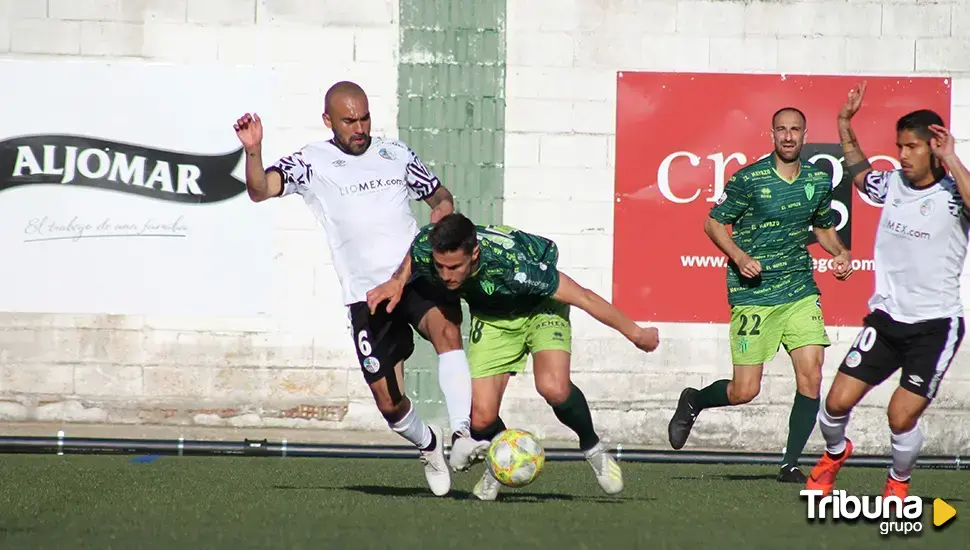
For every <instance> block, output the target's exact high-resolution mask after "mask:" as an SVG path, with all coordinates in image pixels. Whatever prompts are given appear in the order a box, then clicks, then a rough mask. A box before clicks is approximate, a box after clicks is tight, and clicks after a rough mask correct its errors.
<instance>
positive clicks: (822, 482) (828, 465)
mask: <svg viewBox="0 0 970 550" xmlns="http://www.w3.org/2000/svg"><path fill="white" fill-rule="evenodd" d="M851 454H852V442H851V441H849V440H848V439H846V440H845V451H843V452H842V456H841V457H840V458H837V459H836V458H832V455H830V454H829V453H828V451H825V452H824V453H822V458H820V459H819V460H818V463H817V464H816V465H815V467H814V468H812V473H811V474H809V476H808V482H806V483H805V488H806V489H808V490H809V491H812V490H821V491H822V494H823V495H828V494H829V493H831V492H832V487H835V477H836V476H837V475H839V470H841V469H842V465H843V464H845V461H846V459H848V458H849V455H851Z"/></svg>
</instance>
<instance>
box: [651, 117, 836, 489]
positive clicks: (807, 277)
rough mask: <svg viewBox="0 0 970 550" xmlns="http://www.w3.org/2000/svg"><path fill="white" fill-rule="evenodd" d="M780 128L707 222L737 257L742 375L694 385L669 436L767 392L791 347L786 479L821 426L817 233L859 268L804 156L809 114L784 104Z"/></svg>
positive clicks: (735, 345)
mask: <svg viewBox="0 0 970 550" xmlns="http://www.w3.org/2000/svg"><path fill="white" fill-rule="evenodd" d="M771 133H772V137H773V141H774V153H773V154H771V155H768V156H767V157H765V158H763V159H761V160H759V161H756V162H754V163H752V164H750V165H748V166H745V167H744V168H741V169H740V170H738V171H737V172H736V173H735V174H734V175H733V176H732V177H731V179H730V180H729V181H728V183H727V186H726V187H725V190H724V194H722V195H721V197H719V198H718V200H717V202H716V204H715V206H714V207H713V208H712V210H711V213H710V216H709V217H708V219H707V220H706V222H705V225H704V231H705V232H706V233H707V235H708V236H709V237H710V239H711V240H712V241H713V242H714V244H715V245H717V247H718V248H719V249H721V251H722V252H724V253H725V254H726V255H727V256H728V258H729V259H730V262H729V264H728V272H727V289H728V303H729V305H730V306H731V323H730V334H731V336H730V340H731V357H732V362H733V364H734V376H733V379H732V380H717V381H715V382H713V383H712V384H711V385H709V386H707V387H705V388H703V389H701V390H696V389H694V388H685V389H684V391H683V392H682V393H681V394H680V400H679V402H678V404H677V410H676V412H675V413H674V415H673V418H671V420H670V424H669V426H668V436H669V438H670V445H671V446H672V447H673V448H674V449H680V448H681V447H683V446H684V443H686V442H687V437H688V436H689V435H690V431H691V428H692V427H693V425H694V422H695V420H696V419H697V415H698V414H700V412H701V411H702V410H704V409H710V408H714V407H725V406H733V405H741V404H743V403H748V402H750V401H751V400H752V399H754V398H755V397H756V396H757V395H758V393H759V392H760V391H761V376H762V372H763V369H764V363H765V362H766V361H769V360H771V359H772V358H773V357H774V356H775V353H776V352H777V351H778V349H779V346H784V347H785V350H786V351H787V352H788V355H789V356H790V358H791V361H792V365H793V367H794V369H795V381H796V387H797V391H796V394H795V400H794V404H793V406H792V410H791V414H790V417H789V421H788V442H787V445H786V447H785V453H784V457H783V458H782V467H781V471H780V472H779V474H778V481H781V482H788V483H805V480H806V477H805V474H803V473H802V472H801V470H799V469H798V466H797V464H798V459H799V457H800V456H801V454H802V451H803V450H804V448H805V444H806V443H807V442H808V438H809V436H810V435H811V433H812V430H813V429H814V428H815V420H816V416H817V414H818V406H819V392H820V391H821V383H822V362H823V360H824V353H825V352H824V350H825V348H826V347H828V346H829V345H830V341H829V338H828V335H827V334H826V332H825V322H824V319H823V317H822V305H821V299H820V294H821V293H820V292H819V289H818V286H817V285H816V284H815V278H814V266H813V260H812V257H811V255H810V253H809V252H808V248H807V246H808V237H809V232H810V231H814V233H815V236H816V238H817V239H818V242H819V244H820V245H821V246H822V248H823V249H825V251H826V252H828V253H829V254H831V255H832V256H833V257H834V261H833V263H834V268H833V270H832V271H833V273H834V275H835V276H836V277H837V278H838V279H840V280H844V279H846V278H847V277H848V276H849V275H850V274H851V273H852V267H851V266H852V261H851V260H852V259H851V257H850V254H849V250H848V249H847V248H846V247H845V246H844V245H843V244H842V241H841V239H839V236H838V233H836V230H835V227H834V221H833V215H832V205H831V203H832V182H831V179H830V178H829V175H828V174H826V173H825V172H823V171H821V170H819V169H818V168H815V167H814V166H813V165H812V164H811V163H809V162H806V161H803V160H801V158H800V154H801V150H802V145H803V144H804V138H805V115H804V114H803V113H802V112H801V111H800V110H798V109H796V108H793V107H786V108H783V109H780V110H779V111H777V112H776V113H775V114H774V116H772V119H771ZM728 225H730V226H732V230H733V231H732V232H733V235H732V234H730V233H728V230H727V227H726V226H728Z"/></svg>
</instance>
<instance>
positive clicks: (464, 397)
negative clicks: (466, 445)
mask: <svg viewBox="0 0 970 550" xmlns="http://www.w3.org/2000/svg"><path fill="white" fill-rule="evenodd" d="M438 386H439V387H440V388H441V393H443V394H444V395H445V407H446V408H447V409H448V419H449V421H450V422H451V431H452V433H454V432H457V431H461V430H468V429H469V427H470V426H471V410H472V375H471V372H470V369H469V367H468V358H467V357H466V356H465V350H460V349H457V350H454V351H447V352H445V353H442V354H441V355H439V356H438Z"/></svg>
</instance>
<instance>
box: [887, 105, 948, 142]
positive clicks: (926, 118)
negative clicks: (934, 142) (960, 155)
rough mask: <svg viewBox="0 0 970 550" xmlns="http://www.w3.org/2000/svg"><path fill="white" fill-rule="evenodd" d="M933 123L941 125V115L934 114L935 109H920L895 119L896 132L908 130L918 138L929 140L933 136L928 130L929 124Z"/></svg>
mask: <svg viewBox="0 0 970 550" xmlns="http://www.w3.org/2000/svg"><path fill="white" fill-rule="evenodd" d="M933 124H938V125H940V126H943V125H944V124H943V117H941V116H940V115H938V114H936V112H935V111H931V110H929V109H920V110H918V111H913V112H912V113H908V114H905V115H903V116H902V117H900V119H899V120H897V121H896V133H899V132H902V131H903V130H909V131H911V132H913V133H914V134H916V136H917V137H918V138H920V139H922V140H926V141H929V140H930V138H932V137H933V132H932V131H930V126H932V125H933Z"/></svg>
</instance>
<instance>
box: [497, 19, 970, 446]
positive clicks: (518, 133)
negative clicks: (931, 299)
mask: <svg viewBox="0 0 970 550" xmlns="http://www.w3.org/2000/svg"><path fill="white" fill-rule="evenodd" d="M968 28H970V4H967V3H965V2H960V1H959V0H951V1H947V0H940V1H936V2H932V3H924V2H917V1H916V0H912V1H908V2H907V1H906V0H883V1H879V0H850V1H844V0H837V1H836V0H833V1H826V0H811V1H808V0H804V1H798V0H792V1H786V2H768V1H763V2H762V1H745V2H742V1H723V0H722V1H716V0H709V1H688V0H680V1H677V0H666V1H647V0H622V1H610V2H606V1H603V0H562V1H561V2H557V6H556V9H549V7H548V5H545V4H544V3H543V2H533V1H530V0H509V2H508V28H507V31H508V76H507V113H508V115H507V120H506V128H507V131H508V132H509V133H508V134H507V135H506V157H505V158H506V172H505V173H506V179H505V193H506V206H505V218H504V221H505V223H508V224H510V225H517V226H519V227H522V228H527V229H528V230H531V231H535V232H539V233H542V234H545V235H548V236H550V237H553V238H555V239H556V240H557V241H558V242H559V244H560V246H561V248H562V266H563V268H564V270H565V271H566V272H568V273H569V274H570V275H572V276H574V277H575V278H576V279H577V280H579V281H580V282H581V283H583V284H585V285H587V286H588V287H589V288H591V289H593V290H595V291H597V292H599V293H600V294H601V295H602V296H604V297H606V298H610V296H611V286H612V272H611V271H612V261H613V257H612V251H613V248H612V230H613V202H612V201H613V197H614V195H613V193H614V189H613V180H614V164H613V162H614V159H615V155H614V149H615V141H614V140H615V124H616V73H617V71H621V70H624V71H635V70H657V71H698V72H752V73H788V74H804V73H808V74H861V73H865V74H876V75H879V74H893V75H896V74H901V75H908V74H915V75H951V76H953V77H954V79H955V81H954V86H953V109H952V126H953V131H954V133H955V135H956V136H957V137H964V138H965V137H970V109H968V105H970V80H967V79H965V78H963V77H964V75H966V74H967V73H966V71H967V67H970V34H968ZM833 116H834V113H833ZM657 131H662V130H660V129H658V130H657ZM968 145H970V143H968V142H964V143H962V145H961V146H960V152H962V153H963V154H964V155H965V158H966V159H967V162H970V147H968ZM699 227H700V226H698V231H699V230H700V229H699ZM649 246H650V245H649V242H646V243H644V248H645V253H646V254H649ZM964 284H965V285H966V283H964ZM966 286H970V285H966ZM966 286H965V288H964V293H965V294H966V293H967V292H966ZM674 291H675V289H671V292H674ZM573 319H574V324H575V328H574V339H576V344H575V355H574V361H573V365H574V371H575V374H574V378H575V379H576V380H577V385H579V386H580V387H582V388H583V389H584V390H585V393H586V395H587V398H588V399H589V400H590V401H591V403H592V406H593V408H594V420H595V421H596V422H597V424H598V425H599V426H600V427H601V431H602V432H603V433H604V435H605V436H606V437H608V438H610V439H612V440H614V441H619V442H626V441H646V442H650V443H651V444H657V445H661V446H663V447H667V443H666V441H667V435H666V433H667V432H666V429H667V422H668V420H669V418H670V415H671V414H672V413H673V410H674V408H675V406H676V401H677V397H678V396H679V394H680V391H681V390H682V389H683V387H684V386H685V385H691V386H694V387H698V388H699V387H703V386H704V385H707V384H709V383H710V382H712V381H714V380H717V379H720V378H730V377H731V370H732V368H731V361H730V352H729V345H728V341H727V327H726V326H725V325H707V324H699V325H698V324H661V325H660V333H661V339H662V344H661V347H662V351H658V352H656V353H654V354H651V355H644V354H642V353H640V352H638V351H636V350H635V349H634V348H633V346H632V345H630V344H628V343H627V342H626V341H625V340H623V339H622V337H619V336H618V335H615V334H613V333H612V331H611V330H610V329H607V328H605V327H603V326H601V325H599V324H598V323H597V322H596V321H595V320H593V319H592V318H590V317H589V316H588V315H586V314H584V313H582V312H576V313H574V314H573ZM856 330H857V329H852V328H848V329H837V330H830V336H831V337H833V339H834V340H835V342H834V346H833V347H832V348H830V349H829V351H828V352H827V354H826V362H825V366H824V373H825V380H824V383H823V394H824V392H825V391H827V388H828V386H829V384H831V380H832V377H833V376H834V374H835V370H836V368H837V367H838V363H839V361H841V358H842V357H843V355H844V354H845V352H846V350H847V348H848V346H849V343H850V342H851V340H852V339H853V338H854V337H855V336H856ZM967 353H968V352H967V351H966V350H964V351H962V352H961V353H960V354H959V356H958V358H957V359H956V361H955V362H954V364H953V366H952V367H951V369H950V372H949V373H948V375H947V378H946V381H945V382H944V384H943V386H942V389H941V392H940V396H939V398H938V400H937V402H936V403H935V404H934V406H933V407H932V408H931V409H930V412H929V413H927V418H926V421H925V423H924V426H926V428H927V433H928V436H927V444H926V445H927V449H934V450H938V451H941V452H942V451H944V450H945V451H947V452H959V451H960V449H963V450H964V452H965V451H966V449H967V448H968V446H970V430H967V429H966V428H961V427H960V425H961V424H966V420H967V419H968V418H970V414H968V409H970V397H968V395H970V360H968V357H970V356H968V355H967ZM765 372H766V376H765V379H764V383H763V386H762V392H761V395H760V396H759V397H758V398H757V399H756V400H755V401H754V402H753V403H751V404H749V405H746V406H744V407H738V408H733V409H720V410H711V411H707V412H705V413H704V414H703V415H702V417H701V419H700V420H699V421H698V424H697V425H696V427H695V429H694V434H693V435H692V438H691V440H690V442H689V443H688V448H691V447H693V448H698V447H722V446H724V447H731V448H746V449H757V450H766V451H779V452H780V451H781V449H782V448H783V447H784V445H785V434H786V432H787V422H788V412H789V409H790V407H791V403H792V399H793V397H794V391H795V383H794V377H793V375H792V370H791V367H790V363H789V362H788V358H787V356H786V355H785V354H784V352H782V353H779V354H778V356H777V357H776V359H775V360H774V361H773V362H771V363H769V364H768V365H767V367H766V371H765ZM897 379H898V376H897V377H895V378H893V379H891V381H890V382H887V383H886V384H885V385H884V386H883V387H880V388H878V389H876V390H874V391H873V392H872V393H871V394H870V396H869V397H868V398H867V399H866V401H865V402H864V405H865V406H864V407H862V408H861V409H859V410H858V411H857V412H856V413H855V416H854V421H853V424H852V426H851V427H850V429H849V431H850V436H851V437H853V440H854V442H855V443H856V445H857V448H859V449H862V451H861V452H866V453H868V452H874V453H884V452H888V434H889V432H888V428H887V427H886V421H885V413H884V407H885V405H886V404H887V403H888V398H889V396H890V395H891V391H892V390H893V389H894V387H895V383H896V380H897ZM530 384H531V381H530V380H516V381H514V382H513V383H512V384H510V388H511V389H510V392H511V395H513V396H516V397H518V398H519V399H518V400H516V401H514V402H512V403H511V407H510V409H511V410H510V411H509V412H508V413H507V415H508V416H515V417H516V419H523V418H525V417H526V416H525V415H526V413H532V412H534V413H535V414H536V417H537V418H540V419H541V420H534V421H533V422H536V423H538V422H541V423H543V427H545V426H548V429H549V432H550V433H555V434H557V435H558V434H563V435H565V434H566V433H567V432H565V431H564V430H563V429H562V428H561V427H559V426H557V425H556V423H555V419H554V417H553V416H552V414H551V412H547V411H548V409H544V405H543V404H542V403H541V400H539V398H538V397H537V396H536V395H535V392H534V390H532V389H531V386H530ZM537 401H538V403H537ZM958 419H959V420H958ZM820 444H821V440H820V437H819V434H818V431H817V430H816V433H815V434H814V436H813V439H812V441H811V442H810V444H809V445H810V447H814V448H815V449H818V448H819V445H820Z"/></svg>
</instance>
